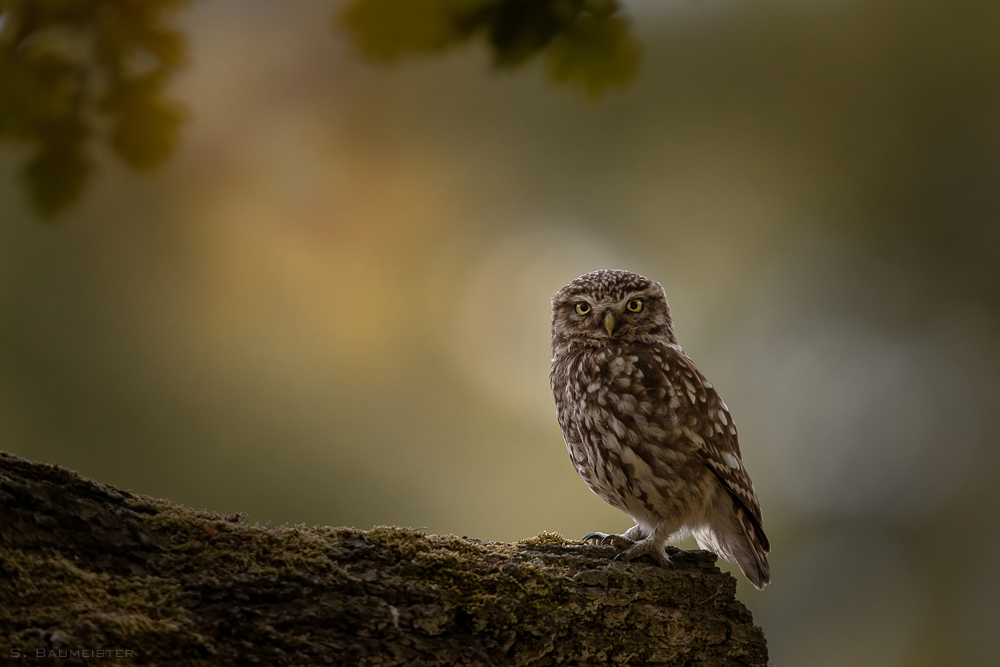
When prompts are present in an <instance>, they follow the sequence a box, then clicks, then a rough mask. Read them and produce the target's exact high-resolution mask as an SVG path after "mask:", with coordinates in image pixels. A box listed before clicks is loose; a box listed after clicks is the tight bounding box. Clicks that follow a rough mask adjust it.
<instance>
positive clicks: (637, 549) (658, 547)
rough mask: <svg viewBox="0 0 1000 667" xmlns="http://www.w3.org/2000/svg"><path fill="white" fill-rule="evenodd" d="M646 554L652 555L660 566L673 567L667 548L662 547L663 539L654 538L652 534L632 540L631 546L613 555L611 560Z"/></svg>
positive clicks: (624, 559)
mask: <svg viewBox="0 0 1000 667" xmlns="http://www.w3.org/2000/svg"><path fill="white" fill-rule="evenodd" d="M647 554H649V555H650V556H652V557H653V558H654V559H655V560H656V561H657V562H658V563H659V564H660V567H669V568H673V567H674V563H673V561H672V560H670V556H668V555H667V550H666V548H664V545H663V540H662V539H654V536H650V537H647V538H646V539H644V540H642V541H640V542H634V543H633V544H632V546H630V547H629V548H627V549H625V551H622V552H621V553H620V554H618V555H617V556H615V557H614V559H613V560H617V561H624V562H629V561H631V560H633V559H635V558H638V557H639V556H645V555H647Z"/></svg>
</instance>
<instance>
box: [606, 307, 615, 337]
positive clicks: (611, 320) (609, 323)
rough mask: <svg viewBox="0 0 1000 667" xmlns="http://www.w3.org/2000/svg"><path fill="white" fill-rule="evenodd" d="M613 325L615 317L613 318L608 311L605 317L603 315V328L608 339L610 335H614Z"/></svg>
mask: <svg viewBox="0 0 1000 667" xmlns="http://www.w3.org/2000/svg"><path fill="white" fill-rule="evenodd" d="M615 324H617V322H615V316H614V315H612V314H611V311H610V310H609V311H608V312H607V313H605V315H604V328H605V329H607V330H608V336H609V337H610V336H611V335H612V334H613V333H614V331H615Z"/></svg>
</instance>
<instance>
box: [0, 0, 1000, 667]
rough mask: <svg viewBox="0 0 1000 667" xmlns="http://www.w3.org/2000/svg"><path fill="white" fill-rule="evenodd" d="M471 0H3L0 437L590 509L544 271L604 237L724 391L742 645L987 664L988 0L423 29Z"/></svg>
mask: <svg viewBox="0 0 1000 667" xmlns="http://www.w3.org/2000/svg"><path fill="white" fill-rule="evenodd" d="M492 1H493V0H489V2H488V1H487V0H464V2H458V1H455V2H442V1H441V0H420V2H413V3H412V4H411V3H392V2H388V3H387V2H386V1H385V0H383V1H382V2H377V1H375V0H369V1H368V2H365V1H363V0H358V1H355V2H352V3H337V2H332V1H330V0H283V1H282V2H273V1H272V2H267V1H264V0H200V1H198V2H193V3H186V2H183V1H181V0H156V1H152V0H151V1H149V2H146V3H140V2H134V1H131V0H73V1H72V2H70V1H69V0H67V1H66V2H47V3H46V2H40V3H35V5H34V7H35V8H38V7H42V8H43V9H44V8H45V7H48V6H52V7H55V6H57V5H58V6H60V7H61V9H60V10H59V11H64V10H66V7H70V8H71V9H73V11H75V12H76V13H75V14H72V12H71V14H72V15H71V16H69V18H68V19H67V18H66V17H65V16H62V18H60V15H58V12H56V11H55V10H53V12H55V13H52V14H50V15H46V14H45V12H44V11H41V13H39V14H36V15H34V18H32V19H31V20H33V21H35V24H33V25H34V28H37V31H36V32H35V33H34V34H31V35H30V36H29V37H27V38H25V37H24V35H26V34H28V33H27V32H25V31H28V29H29V28H32V26H30V25H28V24H29V23H30V21H29V20H28V19H26V18H25V16H29V14H30V12H28V13H26V12H27V9H26V7H28V6H29V5H30V3H26V2H21V1H18V0H2V1H0V52H2V55H0V140H3V141H2V143H0V448H2V449H5V450H8V451H10V452H12V453H15V454H18V455H21V456H24V457H28V458H31V459H34V460H37V461H44V462H50V463H57V464H60V465H63V466H67V467H70V468H73V469H76V470H78V471H79V472H80V473H82V474H84V475H86V476H88V477H92V478H95V479H97V480H100V481H102V482H106V483H110V484H114V485H116V486H119V487H123V488H127V489H131V490H133V491H135V492H138V493H143V494H147V495H152V496H159V497H166V498H170V499H171V500H174V501H177V502H180V503H184V504H186V505H191V506H195V507H204V508H209V509H211V510H214V511H218V512H234V511H241V510H242V511H247V512H248V513H249V518H250V520H252V521H259V522H262V523H264V522H270V523H272V524H279V523H305V524H324V525H352V526H357V527H360V528H369V527H371V526H372V525H375V524H400V525H408V526H414V527H421V528H425V529H426V530H428V531H431V532H438V533H455V534H458V535H467V536H469V537H475V538H478V539H482V540H497V541H514V540H518V539H523V538H526V537H530V536H532V535H534V534H536V533H538V532H539V531H542V530H552V531H558V532H560V533H562V534H563V535H565V536H567V537H570V538H577V537H579V536H581V535H583V534H584V533H586V532H589V531H595V530H596V531H605V532H612V531H615V532H619V531H622V530H624V529H626V528H628V527H629V525H630V521H629V520H628V519H627V517H625V516H624V515H622V514H621V513H619V512H617V511H616V510H614V509H612V508H611V507H609V506H607V505H605V504H604V503H603V502H602V501H601V500H600V499H599V498H597V497H596V496H594V495H593V494H591V493H590V491H589V490H588V489H587V488H586V486H585V485H584V484H583V482H582V481H580V480H579V479H578V478H577V476H576V474H575V472H574V471H573V468H572V466H571V465H570V463H569V460H568V457H567V455H566V451H565V447H564V445H563V443H562V439H561V436H560V432H559V427H558V425H557V423H556V420H555V410H554V407H553V403H552V397H551V394H550V392H549V388H548V364H549V354H550V351H549V298H550V296H551V295H552V294H553V293H554V292H555V291H556V290H558V289H559V288H560V287H561V286H562V285H564V284H565V283H567V282H569V281H570V280H572V279H573V278H575V277H576V276H578V275H580V274H582V273H585V272H588V271H591V270H594V269H598V268H605V267H620V268H628V269H631V270H633V271H636V272H638V273H642V274H644V275H646V276H649V277H650V278H653V279H656V280H658V281H660V282H661V283H662V284H663V285H664V287H665V289H666V291H667V295H668V298H669V300H670V304H671V307H672V310H673V314H674V319H675V325H676V331H677V334H678V338H679V339H680V341H681V344H682V345H683V346H684V348H685V351H686V352H687V353H688V354H689V355H690V356H691V357H692V358H693V359H694V360H695V361H696V362H697V363H698V365H699V367H700V368H701V369H702V370H703V371H704V372H705V373H706V375H707V376H708V377H709V378H710V379H711V380H712V382H713V383H714V384H715V386H716V387H717V388H718V389H719V390H720V392H721V394H722V395H723V397H724V398H725V400H726V402H727V403H728V405H729V407H730V408H731V410H732V413H733V415H734V417H735V419H736V422H737V424H738V425H739V428H740V435H741V438H740V440H741V445H742V449H743V454H744V460H745V462H746V464H747V467H748V469H749V470H750V472H751V473H752V475H753V478H754V482H755V484H756V488H757V493H758V495H759V497H760V501H761V506H762V508H763V513H764V517H765V526H766V529H767V532H768V535H769V536H770V538H771V542H772V545H773V550H772V554H771V563H772V571H773V578H774V583H773V584H772V585H771V586H769V587H768V588H767V589H766V590H765V591H764V592H757V591H755V590H753V589H752V588H751V587H750V586H749V585H748V584H747V583H746V581H745V580H744V579H743V578H742V577H741V576H739V575H737V578H738V579H739V586H740V589H739V592H740V596H741V598H742V599H743V600H745V601H746V603H747V604H748V606H749V607H750V608H751V610H752V611H753V612H754V617H755V620H756V622H757V623H758V624H759V625H761V626H762V627H763V629H764V631H765V634H766V636H767V638H768V642H769V645H770V649H771V657H772V661H773V663H774V664H775V665H778V666H779V667H780V666H783V665H845V664H850V665H860V666H866V665H872V666H892V665H915V666H932V665H971V664H994V663H995V660H996V655H997V654H998V652H1000V633H998V632H997V629H998V628H1000V577H998V575H997V569H998V568H997V562H996V561H997V556H996V554H997V552H998V550H1000V519H998V518H997V517H998V516H1000V514H998V512H1000V493H998V491H997V482H998V481H1000V455H998V451H1000V447H998V445H1000V434H998V430H997V428H996V426H995V424H996V418H997V417H996V406H997V404H998V400H1000V350H998V345H997V343H998V341H1000V38H998V34H1000V4H998V3H996V2H995V0H960V1H956V2H950V3H932V2H920V1H915V0H755V1H753V2H751V1H750V0H631V1H625V2H623V3H622V4H621V6H620V7H619V6H616V5H615V3H614V2H610V1H609V2H592V1H590V0H588V1H587V2H583V0H579V1H577V0H572V2H569V3H568V4H567V3H566V2H559V0H554V1H551V2H549V1H548V0H547V1H546V2H536V3H534V5H535V7H534V9H531V10H530V11H529V10H527V9H526V6H525V3H524V2H518V0H513V1H512V0H507V5H510V6H515V9H516V10H517V11H521V12H522V14H524V13H525V12H527V14H532V12H534V14H532V16H528V18H524V16H522V15H518V14H517V12H516V11H515V12H514V13H513V14H511V16H513V18H511V16H506V18H505V17H504V16H501V15H500V14H502V12H500V14H497V13H496V12H495V13H494V14H493V15H485V14H483V15H480V16H479V18H478V19H476V20H478V21H479V23H475V22H474V21H473V22H472V23H464V24H461V25H460V26H459V27H458V28H455V26H451V28H448V29H444V28H442V26H445V27H446V28H447V27H448V25H449V24H447V21H445V20H444V19H443V18H442V17H445V16H446V14H447V12H448V11H453V10H454V11H457V10H455V8H456V7H457V8H459V9H463V8H464V9H463V11H464V10H465V9H467V8H469V7H472V8H475V7H487V9H488V8H489V7H494V9H495V6H496V3H495V2H493V4H492V5H491V4H490V3H491V2H492ZM404 4H405V5H406V10H405V11H406V12H410V13H409V14H404V15H398V12H401V11H404V10H402V9H400V6H402V5H404ZM539 6H541V7H543V8H545V12H549V13H545V12H542V14H538V12H539V11H541V10H538V7H539ZM581 7H583V9H582V10H581ZM449 8H451V9H449ZM579 11H583V12H584V13H587V12H590V14H591V15H588V16H587V17H584V18H585V19H586V21H584V22H583V23H579V24H576V23H574V24H573V25H575V26H576V27H577V28H580V26H583V27H582V28H580V30H578V31H577V33H576V36H575V37H574V36H573V34H570V33H571V32H572V31H567V30H566V26H567V25H570V24H571V23H572V21H574V20H576V19H573V16H576V17H577V18H580V17H579V16H577V15H574V14H573V12H579ZM88 12H90V13H89V14H88ZM394 12H395V14H394ZM560 12H561V13H560ZM567 12H569V13H568V14H567ZM394 16H396V18H397V19H398V20H393V17H394ZM539 16H541V17H542V18H541V19H539ZM546 16H549V17H551V16H557V19H558V20H556V21H555V23H552V21H551V20H549V19H546V18H545V17H546ZM428 17H429V18H428ZM559 17H562V18H559ZM566 17H569V18H566ZM29 18H30V16H29ZM425 19H426V20H425ZM508 19H509V20H508ZM529 19H530V21H529ZM60 20H64V21H69V22H70V23H72V22H73V21H78V25H76V26H75V28H77V29H78V28H80V26H83V33H84V34H83V36H81V34H79V32H80V31H79V30H76V32H74V30H70V29H65V26H62V27H60V25H59V21H60ZM518 20H522V21H524V22H526V23H525V25H528V24H529V23H530V25H532V26H535V27H537V26H538V25H541V26H542V28H544V29H541V30H540V32H539V30H535V31H534V32H532V31H531V30H529V31H528V33H526V34H528V36H527V37H524V34H522V33H517V30H516V29H515V30H513V32H511V30H508V31H507V32H504V30H505V28H504V26H505V25H507V24H505V23H504V21H508V23H509V24H510V25H513V26H514V28H517V26H518V25H520V24H518V23H517V21H518ZM581 20H582V19H581ZM46 21H48V22H49V23H46ZM129 21H132V22H131V23H130V22H129ZM531 21H534V23H531ZM539 21H541V22H540V23H539ZM545 21H549V23H548V24H547V23H545ZM560 21H561V23H560ZM587 21H589V23H587ZM109 25H110V26H112V27H113V28H114V29H110V28H108V26H109ZM25 26H28V27H25ZM484 26H485V27H484ZM546 26H548V27H546ZM553 26H554V27H553ZM588 26H589V27H588ZM595 26H597V27H596V28H595ZM508 27H509V26H508ZM34 28H32V29H34ZM452 28H454V29H452ZM574 29H576V28H574ZM18 30H20V31H21V33H18V32H17V31H18ZM88 30H90V31H91V32H92V33H93V34H88V33H87V31H88ZM449 30H450V32H449ZM546 30H548V32H546ZM560 30H562V31H563V32H561V33H560V32H559V31H560ZM581 31H582V32H581ZM29 32H30V31H29ZM511 34H514V35H515V38H509V37H510V35H511ZM519 34H520V37H517V35H519ZM553 34H555V35H556V36H555V37H554V38H553V37H552V36H553ZM18 35H20V37H18ZM95 35H96V36H95ZM581 35H582V37H581ZM18 40H20V41H18ZM533 40H534V41H533ZM95 44H96V46H95ZM95 53H96V56H95V55H94V54H95ZM52 54H58V55H55V56H54V55H52ZM25 72H28V74H25ZM81 81H82V83H81ZM32 86H34V88H32ZM94 91H103V92H98V93H95V92H94ZM685 546H687V547H689V548H690V547H691V546H692V545H691V544H686V545H685ZM729 569H730V570H732V568H729Z"/></svg>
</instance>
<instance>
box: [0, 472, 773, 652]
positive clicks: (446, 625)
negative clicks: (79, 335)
mask: <svg viewBox="0 0 1000 667" xmlns="http://www.w3.org/2000/svg"><path fill="white" fill-rule="evenodd" d="M613 554H614V550H613V549H611V548H609V547H597V546H587V545H582V544H580V543H578V542H574V541H570V540H565V539H563V538H562V537H561V536H559V535H557V534H555V533H542V534H540V535H538V536H536V537H533V538H530V539H527V540H523V541H521V542H517V543H514V544H502V543H492V542H480V541H477V540H471V539H467V538H461V537H455V536H452V535H428V534H425V533H423V532H420V531H417V530H413V529H410V528H398V527H390V526H379V527H376V528H373V529H372V530H368V531H363V530H357V529H353V528H330V527H307V526H279V527H271V526H260V525H248V524H246V523H244V522H243V520H242V517H241V516H240V515H231V516H228V517H224V516H221V515H218V514H214V513H211V512H206V511H199V510H193V509H190V508H187V507H183V506H180V505H176V504H174V503H171V502H169V501H165V500H158V499H155V498H149V497H146V496H142V495H138V494H133V493H129V492H125V491H121V490H118V489H115V488H113V487H110V486H107V485H104V484H100V483H97V482H92V481H90V480H87V479H85V478H83V477H80V476H79V475H77V474H75V473H73V472H71V471H69V470H66V469H64V468H60V467H57V466H51V465H45V464H38V463H33V462H30V461H27V460H25V459H21V458H18V457H15V456H12V455H9V454H4V453H2V452H0V637H3V638H7V642H6V645H5V646H0V651H2V652H3V657H4V658H5V659H6V658H7V657H8V654H7V651H9V650H17V651H18V653H19V655H20V656H21V658H20V661H21V662H20V663H19V664H30V662H31V661H32V660H37V661H38V662H44V663H45V664H53V663H52V657H53V655H54V656H55V657H57V658H59V657H63V658H65V659H66V660H67V661H68V662H69V663H70V664H102V665H106V664H144V663H148V664H166V663H170V664H184V665H225V664H262V665H300V664H331V665H371V666H386V667H388V666H391V665H416V666H422V665H525V666H527V665H532V666H534V665H594V664H615V665H644V664H661V665H761V666H763V665H766V664H767V647H766V643H765V640H764V636H763V633H762V632H761V630H760V629H759V628H757V627H755V626H754V624H753V619H752V617H751V615H750V612H749V611H748V610H747V609H746V608H745V607H744V606H743V605H742V604H740V603H739V602H738V601H737V600H736V599H735V589H736V582H735V580H734V579H733V577H732V576H731V575H729V574H727V573H723V572H720V571H719V569H718V568H717V567H715V557H714V555H712V554H709V553H707V552H702V551H678V550H672V551H671V557H672V558H673V560H674V562H675V565H676V567H675V568H674V569H672V570H667V569H662V568H659V567H656V566H654V565H652V564H650V563H646V562H643V561H636V562H633V563H628V564H626V563H617V562H611V560H610V558H611V556H613ZM97 650H107V651H110V652H111V653H110V654H105V655H104V656H103V657H101V658H96V657H93V656H94V652H96V651H97ZM74 651H75V652H76V653H75V654H74V653H73V652H74ZM87 651H90V652H91V653H90V654H89V656H90V657H87V656H86V655H85V653H86V652H87ZM39 652H41V653H39ZM126 652H127V653H128V655H126ZM42 656H44V657H42Z"/></svg>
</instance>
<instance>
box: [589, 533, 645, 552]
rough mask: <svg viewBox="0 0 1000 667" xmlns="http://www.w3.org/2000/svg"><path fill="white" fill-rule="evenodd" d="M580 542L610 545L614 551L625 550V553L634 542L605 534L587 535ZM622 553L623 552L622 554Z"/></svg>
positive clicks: (621, 536) (623, 537) (622, 536)
mask: <svg viewBox="0 0 1000 667" xmlns="http://www.w3.org/2000/svg"><path fill="white" fill-rule="evenodd" d="M580 541H581V542H590V543H591V544H601V545H608V544H610V545H611V546H613V547H614V548H615V549H625V550H626V551H627V550H628V549H630V548H631V547H632V546H633V545H634V544H635V542H634V541H632V540H630V539H629V538H627V537H625V536H624V535H607V534H605V533H587V534H586V535H584V536H583V539H582V540H580ZM623 553H624V552H623Z"/></svg>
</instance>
